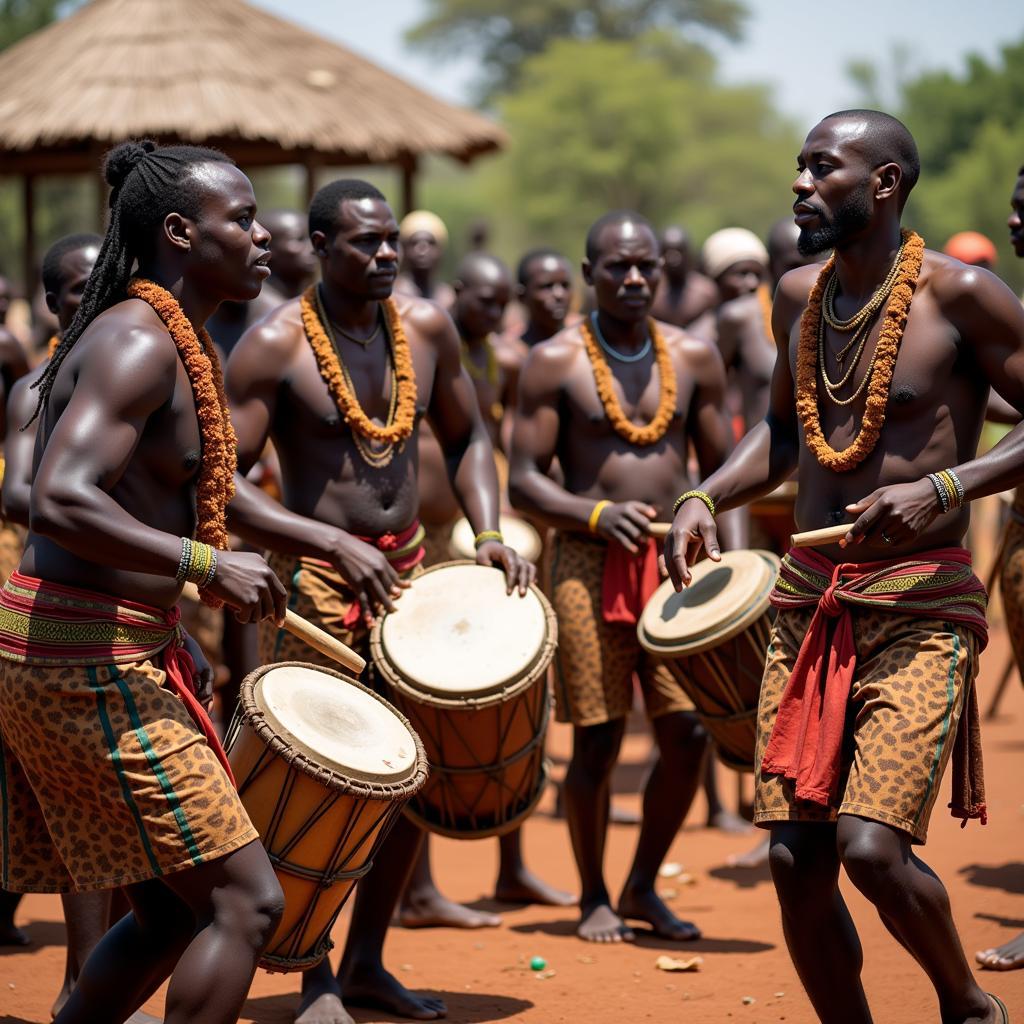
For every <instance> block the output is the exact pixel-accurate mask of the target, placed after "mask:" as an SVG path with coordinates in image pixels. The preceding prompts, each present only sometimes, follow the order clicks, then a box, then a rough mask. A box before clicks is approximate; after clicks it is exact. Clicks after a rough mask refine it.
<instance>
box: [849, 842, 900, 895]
mask: <svg viewBox="0 0 1024 1024" xmlns="http://www.w3.org/2000/svg"><path fill="white" fill-rule="evenodd" d="M839 858H840V860H841V862H842V865H843V867H844V868H845V869H846V873H847V875H849V877H850V881H851V882H853V884H854V885H855V886H856V887H857V888H858V889H859V890H860V891H861V892H862V893H863V894H864V895H865V896H866V897H867V898H868V899H869V900H871V901H872V902H878V901H879V900H881V899H883V898H884V897H885V895H886V893H887V892H889V891H891V889H892V887H893V886H894V885H897V884H898V881H897V874H898V868H899V863H898V860H897V859H896V858H895V857H894V855H893V851H892V850H891V849H890V848H889V844H886V843H883V842H880V841H879V838H878V837H877V836H875V835H872V834H871V833H869V832H863V831H861V832H857V833H855V834H854V835H847V836H842V837H841V839H840V843H839Z"/></svg>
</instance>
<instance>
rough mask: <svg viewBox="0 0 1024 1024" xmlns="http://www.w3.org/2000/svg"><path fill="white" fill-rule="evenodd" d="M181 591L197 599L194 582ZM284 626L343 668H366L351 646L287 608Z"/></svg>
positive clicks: (293, 634) (197, 592) (354, 671)
mask: <svg viewBox="0 0 1024 1024" xmlns="http://www.w3.org/2000/svg"><path fill="white" fill-rule="evenodd" d="M182 593H183V594H184V595H185V596H186V597H188V598H190V599H191V600H193V601H199V600H200V597H199V588H198V587H197V586H196V585H195V584H194V583H186V584H185V586H184V588H183V590H182ZM284 628H285V629H287V630H288V632H289V633H291V634H292V636H295V637H298V638H299V639H300V640H301V641H302V642H303V643H305V644H308V645H309V646H310V647H312V648H313V650H314V651H319V652H320V653H321V654H322V655H324V656H325V657H327V658H330V659H331V661H336V662H337V663H338V664H339V665H341V666H342V667H343V668H347V669H348V670H349V671H350V672H353V673H355V674H356V675H359V674H360V673H361V672H362V671H363V669H364V668H366V660H365V659H364V658H361V657H360V656H359V655H358V654H356V652H355V651H353V650H352V648H351V647H348V646H347V645H346V644H343V643H342V642H341V641H340V640H336V639H335V638H334V637H333V636H331V634H330V633H326V632H325V631H324V630H322V629H321V628H320V627H319V626H314V625H313V623H312V622H310V621H309V620H308V619H304V618H303V617H302V616H301V615H296V614H295V612H293V611H292V610H291V608H288V609H286V610H285V613H284Z"/></svg>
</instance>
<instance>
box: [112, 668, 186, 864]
mask: <svg viewBox="0 0 1024 1024" xmlns="http://www.w3.org/2000/svg"><path fill="white" fill-rule="evenodd" d="M110 674H111V678H112V679H113V680H114V682H115V683H116V684H117V688H118V689H119V690H120V691H121V697H122V698H123V699H124V706H125V708H126V710H127V711H128V717H129V718H130V719H131V723H132V727H133V728H134V729H135V735H136V737H137V738H138V741H139V746H141V747H142V752H143V753H144V754H145V755H146V760H147V761H148V762H149V766H150V768H152V769H153V774H154V775H155V776H156V778H157V781H158V782H159V783H160V788H161V789H162V790H163V792H164V797H165V799H166V800H167V804H168V806H169V807H170V808H171V812H172V813H173V814H174V820H175V821H176V822H177V823H178V830H179V832H180V833H181V838H182V839H183V840H184V842H185V849H186V850H188V855H189V856H190V857H191V858H192V863H193V864H202V863H203V856H202V854H201V853H200V852H199V844H198V843H197V842H196V838H195V836H194V835H192V829H191V828H190V827H189V823H188V818H186V817H185V812H184V811H183V810H182V807H181V800H179V799H178V794H177V793H175V792H174V787H173V786H172V785H171V780H170V779H169V778H167V772H165V771H164V766H163V765H162V764H161V763H160V758H159V757H157V754H156V751H155V750H154V749H153V744H152V743H150V740H149V733H147V732H146V727H145V726H144V725H143V724H142V719H141V718H140V717H139V709H138V708H137V707H136V705H135V699H134V698H133V697H132V693H131V690H129V689H128V685H127V684H126V683H125V681H124V679H123V677H122V676H121V674H120V672H118V671H117V668H116V667H115V666H113V665H111V666H110Z"/></svg>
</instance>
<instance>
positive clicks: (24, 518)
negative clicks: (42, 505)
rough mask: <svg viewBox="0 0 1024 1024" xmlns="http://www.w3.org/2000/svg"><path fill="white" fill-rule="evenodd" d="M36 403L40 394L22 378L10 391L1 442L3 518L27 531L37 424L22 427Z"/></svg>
mask: <svg viewBox="0 0 1024 1024" xmlns="http://www.w3.org/2000/svg"><path fill="white" fill-rule="evenodd" d="M38 401H39V392H38V391H33V390H32V389H31V387H30V384H29V381H28V380H27V379H25V378H22V379H21V380H19V381H18V382H17V383H16V384H15V385H14V387H13V388H11V394H10V398H9V399H8V402H7V418H8V434H7V439H6V440H5V441H4V460H5V462H6V465H5V467H4V483H3V496H2V503H3V510H4V518H5V519H9V520H10V521H11V522H14V523H18V524H20V525H21V526H26V527H27V526H28V513H29V502H30V500H31V497H32V459H33V458H34V455H35V447H36V434H37V433H38V430H39V421H38V420H36V421H35V422H34V423H33V424H32V425H31V426H29V427H25V424H27V423H28V421H29V420H30V419H32V414H33V413H34V412H35V411H36V404H37V403H38ZM22 427H25V429H24V430H23V429H22Z"/></svg>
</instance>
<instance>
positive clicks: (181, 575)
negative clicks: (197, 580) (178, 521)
mask: <svg viewBox="0 0 1024 1024" xmlns="http://www.w3.org/2000/svg"><path fill="white" fill-rule="evenodd" d="M191 561H192V539H191V538H190V537H182V538H181V558H180V559H179V561H178V571H177V572H176V573H175V574H174V578H175V580H177V582H178V584H179V585H181V584H183V583H184V582H185V581H186V580H187V579H188V567H189V563H191Z"/></svg>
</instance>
